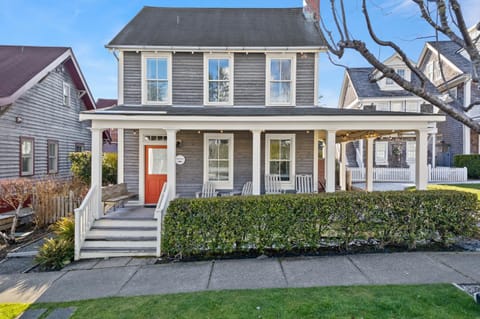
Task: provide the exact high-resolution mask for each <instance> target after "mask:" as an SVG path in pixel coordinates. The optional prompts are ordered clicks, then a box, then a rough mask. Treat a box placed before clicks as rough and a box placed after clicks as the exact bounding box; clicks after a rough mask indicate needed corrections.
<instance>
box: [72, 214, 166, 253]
mask: <svg viewBox="0 0 480 319" xmlns="http://www.w3.org/2000/svg"><path fill="white" fill-rule="evenodd" d="M156 252H157V220H156V219H153V218H151V219H146V218H102V219H99V220H96V221H95V222H94V223H93V226H92V229H91V230H90V231H89V232H88V234H87V235H86V237H85V241H84V243H83V245H82V248H81V250H80V258H81V259H84V258H105V257H121V256H155V255H156Z"/></svg>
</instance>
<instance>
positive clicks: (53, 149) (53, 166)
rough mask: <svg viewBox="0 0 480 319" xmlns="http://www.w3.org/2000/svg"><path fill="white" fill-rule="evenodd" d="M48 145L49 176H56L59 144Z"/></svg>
mask: <svg viewBox="0 0 480 319" xmlns="http://www.w3.org/2000/svg"><path fill="white" fill-rule="evenodd" d="M47 145H48V146H47V153H48V155H47V156H48V159H47V160H48V162H47V167H48V168H47V169H48V174H55V173H58V142H57V141H48V142H47Z"/></svg>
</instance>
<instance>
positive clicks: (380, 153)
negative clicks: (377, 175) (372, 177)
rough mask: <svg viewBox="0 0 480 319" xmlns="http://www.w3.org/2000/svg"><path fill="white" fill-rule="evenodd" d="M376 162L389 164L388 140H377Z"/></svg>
mask: <svg viewBox="0 0 480 319" xmlns="http://www.w3.org/2000/svg"><path fill="white" fill-rule="evenodd" d="M375 164H377V165H387V164H388V142H375Z"/></svg>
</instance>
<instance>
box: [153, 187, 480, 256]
mask: <svg viewBox="0 0 480 319" xmlns="http://www.w3.org/2000/svg"><path fill="white" fill-rule="evenodd" d="M477 208H478V207H477V197H476V196H475V195H474V194H469V193H464V192H456V191H413V192H412V191H402V192H376V193H363V192H353V193H335V194H318V195H317V194H315V195H288V194H287V195H266V196H242V197H219V198H209V199H175V200H173V201H172V202H171V203H170V206H169V207H168V211H167V214H166V215H165V219H164V227H163V238H162V245H163V247H162V248H163V252H164V253H165V254H167V255H170V256H174V255H177V254H181V255H182V256H194V255H221V254H231V253H237V252H247V251H250V250H254V251H256V252H257V253H263V252H265V251H271V250H274V251H283V252H285V251H292V250H298V249H300V250H316V249H318V248H319V247H322V245H323V246H325V245H327V244H329V245H332V244H333V245H335V244H336V245H338V246H340V247H342V248H343V249H345V250H348V249H349V246H350V245H349V244H350V243H351V242H352V240H354V239H369V238H374V239H376V240H378V241H379V246H380V247H385V246H386V245H405V246H408V247H409V248H415V247H416V243H417V242H418V241H423V242H430V241H433V240H435V241H442V242H443V243H445V244H448V243H450V242H451V240H452V239H453V238H454V237H456V236H459V235H463V236H470V235H472V234H474V232H475V231H476V227H475V225H476V223H477V222H478V220H479V214H478V211H477Z"/></svg>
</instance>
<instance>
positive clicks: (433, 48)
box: [418, 28, 480, 166]
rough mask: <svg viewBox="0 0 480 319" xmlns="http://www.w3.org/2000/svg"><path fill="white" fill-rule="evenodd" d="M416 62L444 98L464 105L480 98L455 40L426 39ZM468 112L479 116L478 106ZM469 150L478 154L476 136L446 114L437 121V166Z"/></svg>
mask: <svg viewBox="0 0 480 319" xmlns="http://www.w3.org/2000/svg"><path fill="white" fill-rule="evenodd" d="M470 31H471V32H472V38H475V37H476V36H478V32H477V31H476V29H475V28H472V29H471V30H470ZM418 65H419V67H420V68H421V69H422V70H423V72H424V73H425V75H426V76H427V78H429V79H430V81H431V82H432V83H433V84H434V85H435V86H436V87H437V88H438V90H439V91H440V92H441V93H442V94H443V95H444V98H445V99H447V100H448V99H458V100H459V102H460V103H461V104H462V105H463V106H464V107H465V106H468V105H469V104H470V103H471V102H472V101H475V100H479V99H480V90H479V86H478V83H473V82H472V78H471V74H472V64H471V62H470V61H469V59H468V55H467V54H465V53H464V52H463V49H462V48H460V47H459V46H458V45H457V44H455V43H454V42H452V41H435V42H427V43H426V44H425V46H424V48H423V51H422V53H421V55H420V58H419V62H418ZM440 67H441V68H442V70H443V75H442V72H441V69H440ZM470 115H471V116H472V117H473V118H477V119H480V107H479V106H475V107H474V108H473V109H472V110H471V111H470ZM470 153H475V154H478V153H480V148H479V135H478V134H476V133H474V132H471V131H470V129H469V128H468V127H466V126H465V125H463V124H462V123H460V122H458V121H457V120H454V119H453V118H451V117H449V116H447V120H446V121H445V122H443V123H439V124H438V139H437V154H438V162H439V165H445V166H450V165H451V164H453V157H454V156H455V155H456V154H470Z"/></svg>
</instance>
